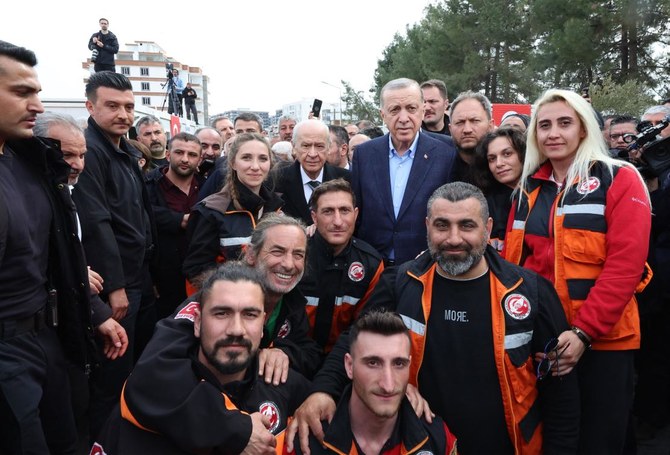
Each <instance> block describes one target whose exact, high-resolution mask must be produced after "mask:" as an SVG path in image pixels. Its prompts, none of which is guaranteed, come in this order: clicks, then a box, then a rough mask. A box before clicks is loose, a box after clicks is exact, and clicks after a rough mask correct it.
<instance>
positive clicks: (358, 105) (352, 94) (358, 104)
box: [340, 81, 382, 125]
mask: <svg viewBox="0 0 670 455" xmlns="http://www.w3.org/2000/svg"><path fill="white" fill-rule="evenodd" d="M340 82H341V83H342V87H344V94H343V95H342V99H341V101H342V103H344V106H345V108H344V117H346V118H347V119H349V120H350V121H352V122H358V121H360V120H370V121H371V122H373V123H374V124H375V125H381V123H382V120H381V116H380V114H379V108H378V107H377V106H376V105H375V103H373V102H372V101H369V100H366V99H365V96H364V94H363V92H358V91H356V90H354V88H353V87H352V86H351V84H350V83H349V82H347V81H340Z"/></svg>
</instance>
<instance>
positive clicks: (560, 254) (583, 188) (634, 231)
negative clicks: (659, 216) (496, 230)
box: [503, 162, 651, 350]
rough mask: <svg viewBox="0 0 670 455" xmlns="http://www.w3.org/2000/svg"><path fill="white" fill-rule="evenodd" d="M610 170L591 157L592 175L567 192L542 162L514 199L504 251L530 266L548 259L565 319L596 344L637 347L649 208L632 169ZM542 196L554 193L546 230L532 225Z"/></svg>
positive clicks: (646, 278)
mask: <svg viewBox="0 0 670 455" xmlns="http://www.w3.org/2000/svg"><path fill="white" fill-rule="evenodd" d="M613 170H614V175H613V176H612V175H610V173H609V172H608V170H607V169H606V167H605V166H604V165H602V164H600V163H594V164H593V165H592V166H591V169H590V171H589V174H590V178H589V180H588V181H587V182H584V183H578V182H576V183H574V184H573V187H572V189H571V191H569V192H567V193H566V194H565V197H563V194H564V191H565V190H564V191H561V192H560V193H558V194H556V190H555V188H556V187H555V185H554V184H553V183H551V184H549V183H550V182H549V176H550V175H551V172H552V168H551V164H550V163H549V162H547V163H545V164H544V165H543V166H542V167H540V169H539V170H538V171H537V172H536V173H535V174H534V175H533V176H532V177H531V178H530V180H529V188H528V190H529V192H528V194H523V195H522V201H521V206H519V205H518V201H515V203H514V204H513V205H512V207H513V210H514V212H513V214H512V215H511V217H510V218H511V220H510V223H509V224H508V232H507V236H506V240H505V249H504V251H503V253H504V256H505V258H507V259H508V260H510V261H511V262H513V263H516V264H525V266H526V267H530V268H533V267H531V266H529V262H533V263H537V264H541V263H543V262H544V263H548V264H551V265H552V266H553V273H550V274H551V276H546V278H548V279H550V280H551V281H553V283H554V285H555V287H556V292H557V293H558V296H559V297H560V299H561V303H562V304H563V309H564V311H565V314H566V316H567V318H568V321H569V322H570V323H571V324H573V325H575V326H577V327H579V328H580V329H582V330H584V331H585V332H586V333H588V334H589V335H590V336H591V337H592V338H593V349H602V350H628V349H637V348H639V347H640V320H639V315H638V309H637V301H636V300H635V297H634V296H633V293H634V292H641V291H642V290H643V289H644V287H645V286H646V284H647V282H648V281H649V280H650V279H651V270H650V269H648V268H645V260H646V258H647V250H648V248H649V232H650V229H651V207H650V204H649V200H648V198H647V195H646V192H645V190H644V186H643V183H642V181H641V180H640V178H639V177H638V176H637V175H636V173H635V172H634V171H633V170H632V169H629V168H627V167H620V168H616V167H615V168H614V169H613ZM548 193H551V194H548ZM543 197H544V198H551V200H553V204H552V205H551V211H550V213H546V219H549V229H550V232H549V236H548V237H545V236H541V235H538V234H536V233H534V232H532V231H533V230H534V229H532V227H531V226H528V225H527V220H528V217H529V214H530V213H531V211H532V210H534V209H535V210H539V207H546V206H548V204H536V202H537V201H538V200H539V199H540V198H543ZM542 216H543V217H544V216H545V215H544V214H542ZM530 244H532V245H534V246H533V248H530V250H531V251H529V245H530ZM537 250H539V251H540V253H538V252H537ZM545 252H548V253H545ZM552 252H553V256H548V257H544V258H543V257H540V258H539V259H536V258H537V255H538V254H540V255H543V256H546V255H547V254H549V255H551V254H552ZM528 259H531V260H532V261H529V260H528ZM538 272H539V270H538ZM641 277H642V278H641Z"/></svg>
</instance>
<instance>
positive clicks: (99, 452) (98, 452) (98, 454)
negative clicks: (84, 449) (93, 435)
mask: <svg viewBox="0 0 670 455" xmlns="http://www.w3.org/2000/svg"><path fill="white" fill-rule="evenodd" d="M88 455H107V452H105V449H103V448H102V446H101V445H100V444H98V443H97V442H94V443H93V447H91V451H90V452H89V454H88Z"/></svg>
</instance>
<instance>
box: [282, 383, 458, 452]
mask: <svg viewBox="0 0 670 455" xmlns="http://www.w3.org/2000/svg"><path fill="white" fill-rule="evenodd" d="M351 393H352V392H351V387H349V388H348V389H347V390H346V391H345V393H344V394H343V396H342V399H341V400H340V403H339V404H338V405H337V410H336V411H335V416H334V417H333V420H332V421H331V422H330V424H329V423H328V422H327V421H324V422H322V424H323V427H324V439H323V443H324V446H325V447H324V446H322V445H321V444H320V443H319V442H318V441H317V440H316V438H314V437H313V436H312V435H310V441H309V442H310V444H309V450H310V452H311V453H312V455H333V454H337V455H349V454H350V455H359V453H360V452H359V450H358V444H356V441H355V439H354V434H353V432H352V430H351V420H350V416H349V400H350V398H351ZM294 450H295V452H294V453H296V454H301V453H302V452H301V450H300V445H299V444H296V445H295V449H294ZM420 453H421V454H433V455H456V453H457V450H456V437H455V436H454V435H453V434H451V432H450V431H449V429H448V428H447V425H446V424H445V423H444V421H443V420H442V419H441V418H439V417H435V418H433V423H428V422H426V420H425V419H422V418H419V417H417V416H416V413H415V412H414V409H413V408H412V405H411V404H410V402H409V400H408V399H407V398H404V399H403V400H402V402H401V403H400V409H399V410H398V421H397V422H396V426H395V428H394V431H393V434H392V435H391V438H390V439H389V440H388V441H387V442H386V445H385V446H384V448H383V449H382V451H381V455H413V454H420Z"/></svg>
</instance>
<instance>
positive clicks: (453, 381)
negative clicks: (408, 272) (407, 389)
mask: <svg viewBox="0 0 670 455" xmlns="http://www.w3.org/2000/svg"><path fill="white" fill-rule="evenodd" d="M419 391H420V392H421V393H422V395H423V396H424V397H425V398H426V400H428V403H430V406H431V409H432V410H433V412H435V413H436V414H437V415H439V416H440V417H442V418H443V419H444V420H445V422H446V423H447V426H448V427H449V429H450V430H451V431H452V433H454V435H456V437H457V438H458V452H459V453H461V454H466V455H467V454H469V453H486V454H511V453H514V448H513V446H512V442H511V440H510V438H509V434H508V432H507V426H506V423H505V416H504V409H503V403H502V397H501V391H500V383H499V381H498V373H497V370H496V367H495V363H494V350H493V331H492V325H491V296H490V272H489V273H486V274H484V275H483V276H482V277H479V278H475V279H473V280H467V281H460V280H451V279H447V278H444V277H442V276H440V275H439V274H435V280H434V282H433V298H432V305H431V309H430V317H429V320H428V324H427V327H426V346H425V351H424V357H423V364H422V366H421V369H420V371H419ZM484 434H485V435H486V437H482V435H484Z"/></svg>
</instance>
